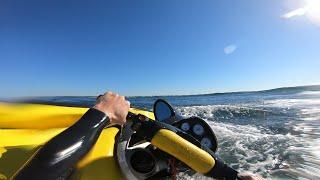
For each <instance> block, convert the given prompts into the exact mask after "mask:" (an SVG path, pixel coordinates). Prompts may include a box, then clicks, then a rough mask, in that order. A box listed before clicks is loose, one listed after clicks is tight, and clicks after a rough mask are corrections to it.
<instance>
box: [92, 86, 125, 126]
mask: <svg viewBox="0 0 320 180" xmlns="http://www.w3.org/2000/svg"><path fill="white" fill-rule="evenodd" d="M93 108H95V109H97V110H99V111H102V112H104V113H106V115H107V116H108V117H109V119H110V122H111V123H115V124H120V125H123V124H124V123H125V122H126V117H127V114H128V111H129V109H130V102H129V101H126V99H125V97H124V96H119V95H118V94H114V93H112V92H107V93H105V94H104V95H101V96H99V97H98V98H97V102H96V104H95V105H94V107H93Z"/></svg>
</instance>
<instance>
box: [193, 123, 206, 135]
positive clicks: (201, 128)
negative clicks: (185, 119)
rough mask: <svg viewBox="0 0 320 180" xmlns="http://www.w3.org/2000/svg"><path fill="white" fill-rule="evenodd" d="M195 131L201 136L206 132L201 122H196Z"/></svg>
mask: <svg viewBox="0 0 320 180" xmlns="http://www.w3.org/2000/svg"><path fill="white" fill-rule="evenodd" d="M192 130H193V133H195V134H196V135H198V136H201V135H202V134H203V133H204V128H203V127H202V126H201V125H200V124H196V125H194V126H193V128H192Z"/></svg>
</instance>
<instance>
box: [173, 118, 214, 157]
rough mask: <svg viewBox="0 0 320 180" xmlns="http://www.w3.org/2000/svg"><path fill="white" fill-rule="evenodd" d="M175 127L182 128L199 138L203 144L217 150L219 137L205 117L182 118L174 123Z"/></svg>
mask: <svg viewBox="0 0 320 180" xmlns="http://www.w3.org/2000/svg"><path fill="white" fill-rule="evenodd" d="M173 125H174V126H175V127H177V128H179V129H181V130H182V131H184V132H185V133H187V134H189V135H191V136H193V137H194V138H195V139H197V140H198V141H199V142H200V143H201V146H205V147H207V148H209V149H211V150H212V151H213V152H216V151H217V148H218V143H217V138H216V136H215V134H214V132H213V131H212V129H211V127H210V126H209V125H208V123H207V122H205V121H204V120H203V119H200V118H198V117H191V118H188V119H183V120H180V121H178V122H176V123H174V124H173Z"/></svg>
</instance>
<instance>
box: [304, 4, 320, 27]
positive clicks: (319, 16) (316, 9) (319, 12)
mask: <svg viewBox="0 0 320 180" xmlns="http://www.w3.org/2000/svg"><path fill="white" fill-rule="evenodd" d="M306 2H307V4H306V7H305V9H306V16H307V17H308V18H309V19H310V20H311V21H313V22H316V23H320V0H306Z"/></svg>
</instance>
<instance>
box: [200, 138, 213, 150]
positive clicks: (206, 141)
mask: <svg viewBox="0 0 320 180" xmlns="http://www.w3.org/2000/svg"><path fill="white" fill-rule="evenodd" d="M201 145H202V146H206V147H208V148H212V142H211V140H210V139H209V138H207V137H205V138H202V139H201Z"/></svg>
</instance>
